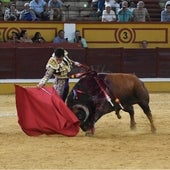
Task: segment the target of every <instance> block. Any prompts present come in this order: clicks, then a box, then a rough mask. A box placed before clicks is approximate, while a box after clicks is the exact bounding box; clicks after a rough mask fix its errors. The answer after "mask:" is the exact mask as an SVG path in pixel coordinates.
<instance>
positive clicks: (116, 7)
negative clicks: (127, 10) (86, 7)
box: [105, 0, 120, 15]
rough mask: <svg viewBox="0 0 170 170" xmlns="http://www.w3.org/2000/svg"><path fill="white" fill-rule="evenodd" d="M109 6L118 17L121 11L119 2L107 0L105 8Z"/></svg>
mask: <svg viewBox="0 0 170 170" xmlns="http://www.w3.org/2000/svg"><path fill="white" fill-rule="evenodd" d="M107 4H110V5H111V9H112V10H114V11H115V13H116V15H117V14H118V11H119V10H120V4H119V3H118V0H105V7H106V6H107Z"/></svg>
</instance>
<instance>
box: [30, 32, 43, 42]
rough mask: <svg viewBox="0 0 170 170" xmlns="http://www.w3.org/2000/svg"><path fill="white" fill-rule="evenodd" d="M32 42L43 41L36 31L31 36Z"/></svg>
mask: <svg viewBox="0 0 170 170" xmlns="http://www.w3.org/2000/svg"><path fill="white" fill-rule="evenodd" d="M32 42H33V43H44V42H45V39H44V38H43V37H42V35H41V33H40V32H36V33H35V34H34V36H33V38H32Z"/></svg>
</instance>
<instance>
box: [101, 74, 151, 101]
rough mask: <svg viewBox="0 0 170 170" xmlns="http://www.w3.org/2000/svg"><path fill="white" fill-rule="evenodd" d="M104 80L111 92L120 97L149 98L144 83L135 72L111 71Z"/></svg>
mask: <svg viewBox="0 0 170 170" xmlns="http://www.w3.org/2000/svg"><path fill="white" fill-rule="evenodd" d="M104 81H105V83H106V85H107V87H108V88H109V90H110V91H111V93H112V94H113V95H115V96H117V97H119V98H129V99H130V98H135V97H136V98H139V99H142V98H144V100H149V95H148V91H147V89H146V87H145V86H144V83H143V82H142V81H141V80H140V79H139V78H138V77H137V76H136V75H134V74H124V73H110V74H106V75H105V78H104Z"/></svg>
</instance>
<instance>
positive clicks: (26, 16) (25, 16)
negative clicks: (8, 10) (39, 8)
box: [19, 3, 37, 21]
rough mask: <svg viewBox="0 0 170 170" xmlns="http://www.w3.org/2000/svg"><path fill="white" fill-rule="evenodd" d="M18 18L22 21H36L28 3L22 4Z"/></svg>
mask: <svg viewBox="0 0 170 170" xmlns="http://www.w3.org/2000/svg"><path fill="white" fill-rule="evenodd" d="M19 19H20V20H22V21H36V20H37V17H36V15H35V13H34V12H33V11H32V10H30V5H29V3H25V4H24V9H23V10H22V11H21V13H20V17H19Z"/></svg>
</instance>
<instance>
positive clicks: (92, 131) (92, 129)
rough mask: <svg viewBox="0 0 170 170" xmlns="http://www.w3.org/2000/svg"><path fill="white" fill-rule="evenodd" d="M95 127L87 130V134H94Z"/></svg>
mask: <svg viewBox="0 0 170 170" xmlns="http://www.w3.org/2000/svg"><path fill="white" fill-rule="evenodd" d="M94 131H95V128H91V129H89V130H87V131H86V134H85V136H93V135H94Z"/></svg>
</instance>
